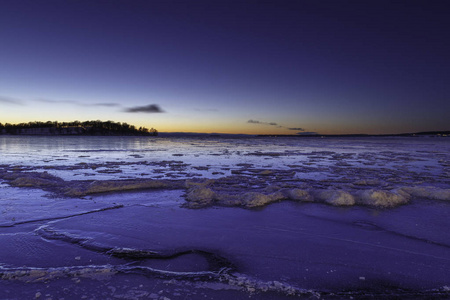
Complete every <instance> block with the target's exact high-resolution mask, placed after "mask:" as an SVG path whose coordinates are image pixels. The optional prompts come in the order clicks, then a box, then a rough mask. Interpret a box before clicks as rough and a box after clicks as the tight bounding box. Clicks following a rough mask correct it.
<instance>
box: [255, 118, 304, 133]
mask: <svg viewBox="0 0 450 300" xmlns="http://www.w3.org/2000/svg"><path fill="white" fill-rule="evenodd" d="M247 123H250V124H260V125H270V126H276V127H278V128H285V129H288V130H295V131H305V129H304V128H301V127H286V126H283V125H279V124H278V123H276V122H263V121H258V120H248V121H247Z"/></svg>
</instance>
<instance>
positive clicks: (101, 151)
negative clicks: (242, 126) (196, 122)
mask: <svg viewBox="0 0 450 300" xmlns="http://www.w3.org/2000/svg"><path fill="white" fill-rule="evenodd" d="M0 154H1V157H2V158H1V161H0V203H1V212H2V214H1V216H0V230H1V231H0V239H1V240H2V241H1V244H2V245H5V246H2V250H0V253H1V255H0V257H1V258H2V259H1V261H0V276H1V278H2V280H1V281H0V284H1V285H2V286H1V289H0V290H1V292H0V298H8V299H21V298H24V297H25V298H34V297H35V296H36V295H37V294H38V293H40V294H39V295H42V296H45V295H50V296H47V298H48V297H54V298H58V297H59V298H64V297H68V295H69V294H70V293H72V294H73V295H78V296H79V297H82V296H83V295H84V296H88V297H97V298H108V297H116V298H117V297H119V298H120V297H121V298H128V299H141V298H142V299H145V298H150V299H159V298H160V299H163V298H164V297H167V298H170V299H185V298H186V297H187V298H205V297H206V298H215V299H229V298H235V299H247V298H248V297H249V296H252V295H257V297H258V299H279V298H283V297H288V298H289V297H300V298H316V297H322V298H331V299H335V298H338V299H340V298H350V297H358V296H361V295H368V296H370V297H384V298H386V297H387V298H389V297H391V298H398V297H406V298H422V297H448V296H450V294H449V291H448V289H446V288H445V287H448V286H450V275H449V274H450V272H449V270H450V259H449V257H450V238H449V236H448V235H446V234H445V230H446V229H447V228H448V227H449V225H450V218H449V217H450V202H449V200H450V139H448V138H429V137H420V138H412V137H408V138H406V137H398V138H392V137H389V138H324V139H320V138H262V137H248V138H220V137H208V138H148V137H63V136H61V137H40V136H36V137H26V136H1V137H0ZM361 278H364V279H361ZM97 282H102V283H103V284H102V285H101V288H98V284H97Z"/></svg>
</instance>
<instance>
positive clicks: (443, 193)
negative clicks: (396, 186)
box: [402, 186, 450, 201]
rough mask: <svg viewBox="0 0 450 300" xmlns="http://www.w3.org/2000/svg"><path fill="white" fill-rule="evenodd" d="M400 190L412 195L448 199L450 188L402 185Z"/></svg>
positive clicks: (449, 198) (449, 199)
mask: <svg viewBox="0 0 450 300" xmlns="http://www.w3.org/2000/svg"><path fill="white" fill-rule="evenodd" d="M402 190H403V191H405V192H407V193H408V194H410V195H411V196H413V197H418V198H428V199H435V200H447V201H450V189H440V188H437V187H432V186H425V187H419V186H415V187H404V188H402Z"/></svg>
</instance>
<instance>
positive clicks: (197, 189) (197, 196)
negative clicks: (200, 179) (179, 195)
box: [186, 185, 215, 208]
mask: <svg viewBox="0 0 450 300" xmlns="http://www.w3.org/2000/svg"><path fill="white" fill-rule="evenodd" d="M214 196H215V193H214V192H213V191H212V190H211V189H210V188H207V187H204V186H201V185H194V186H193V187H192V188H190V189H189V190H188V192H187V194H186V200H187V201H188V202H187V205H186V206H187V207H189V208H200V207H205V206H208V205H210V204H212V202H213V201H214Z"/></svg>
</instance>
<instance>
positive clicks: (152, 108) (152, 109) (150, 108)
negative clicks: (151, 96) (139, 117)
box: [125, 104, 164, 114]
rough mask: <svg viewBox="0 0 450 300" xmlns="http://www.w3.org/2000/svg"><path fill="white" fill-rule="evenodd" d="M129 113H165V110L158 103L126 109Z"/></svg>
mask: <svg viewBox="0 0 450 300" xmlns="http://www.w3.org/2000/svg"><path fill="white" fill-rule="evenodd" d="M125 112H129V113H148V114H152V113H163V112H164V111H163V110H162V109H161V108H160V107H159V105H157V104H149V105H146V106H135V107H130V108H127V109H125Z"/></svg>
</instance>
